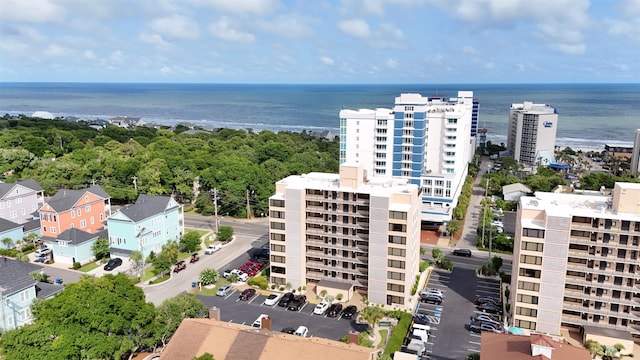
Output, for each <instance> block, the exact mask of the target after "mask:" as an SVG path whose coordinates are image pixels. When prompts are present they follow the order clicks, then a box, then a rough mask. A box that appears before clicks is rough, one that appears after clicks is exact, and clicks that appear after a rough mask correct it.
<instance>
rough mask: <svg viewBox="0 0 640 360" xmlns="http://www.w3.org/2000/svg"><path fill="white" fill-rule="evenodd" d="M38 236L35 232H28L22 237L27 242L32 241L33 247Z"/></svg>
mask: <svg viewBox="0 0 640 360" xmlns="http://www.w3.org/2000/svg"><path fill="white" fill-rule="evenodd" d="M39 238H40V237H39V236H38V234H36V233H29V234H28V235H27V236H25V237H24V241H27V242H32V243H33V247H35V246H36V241H37V240H38V239H39Z"/></svg>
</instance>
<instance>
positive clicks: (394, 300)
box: [387, 295, 404, 305]
mask: <svg viewBox="0 0 640 360" xmlns="http://www.w3.org/2000/svg"><path fill="white" fill-rule="evenodd" d="M392 304H399V305H404V298H403V297H402V296H393V295H387V305H392Z"/></svg>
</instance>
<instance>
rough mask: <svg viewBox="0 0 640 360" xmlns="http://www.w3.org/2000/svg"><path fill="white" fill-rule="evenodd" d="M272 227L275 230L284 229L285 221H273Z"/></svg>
mask: <svg viewBox="0 0 640 360" xmlns="http://www.w3.org/2000/svg"><path fill="white" fill-rule="evenodd" d="M271 228H272V229H274V230H284V223H281V222H275V221H273V222H271Z"/></svg>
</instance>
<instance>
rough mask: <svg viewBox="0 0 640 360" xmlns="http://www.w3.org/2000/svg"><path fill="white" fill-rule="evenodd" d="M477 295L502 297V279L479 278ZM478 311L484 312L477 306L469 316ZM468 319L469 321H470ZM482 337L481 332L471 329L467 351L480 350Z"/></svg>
mask: <svg viewBox="0 0 640 360" xmlns="http://www.w3.org/2000/svg"><path fill="white" fill-rule="evenodd" d="M476 296H491V297H496V298H500V281H499V280H495V279H483V278H478V279H477V281H476ZM478 313H482V312H481V311H478V310H477V309H476V308H475V307H474V308H472V309H471V311H470V312H469V318H470V317H472V316H475V315H476V314H478ZM468 320H469V319H468ZM468 320H467V323H469V321H468ZM480 337H481V334H476V333H474V332H471V331H469V336H468V339H467V344H468V345H467V351H468V352H469V353H473V352H478V353H479V352H480Z"/></svg>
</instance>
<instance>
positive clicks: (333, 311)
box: [327, 304, 342, 317]
mask: <svg viewBox="0 0 640 360" xmlns="http://www.w3.org/2000/svg"><path fill="white" fill-rule="evenodd" d="M340 311H342V304H331V306H329V310H327V316H328V317H336V316H338V315H340Z"/></svg>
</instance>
